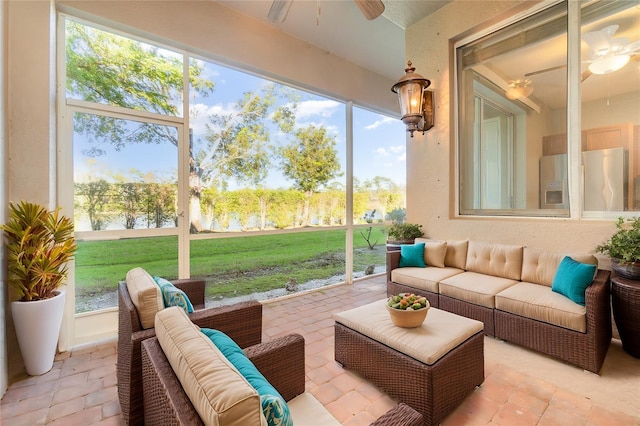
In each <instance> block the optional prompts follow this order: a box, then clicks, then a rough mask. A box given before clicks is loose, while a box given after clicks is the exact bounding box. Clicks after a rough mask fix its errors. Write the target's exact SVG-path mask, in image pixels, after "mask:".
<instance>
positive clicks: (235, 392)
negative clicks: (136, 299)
mask: <svg viewBox="0 0 640 426" xmlns="http://www.w3.org/2000/svg"><path fill="white" fill-rule="evenodd" d="M155 329H156V336H157V337H158V342H159V343H160V346H161V347H162V350H163V352H164V353H165V355H166V357H167V360H168V361H169V364H171V368H172V369H173V371H174V372H175V374H176V376H177V377H178V380H179V381H180V383H181V385H182V387H183V388H184V391H185V393H186V394H187V396H188V397H189V399H190V400H191V402H192V404H193V406H194V407H195V409H196V411H197V412H198V414H199V415H200V417H201V418H203V419H207V420H208V421H212V422H214V423H216V422H217V423H219V424H226V425H238V426H240V425H266V422H265V418H264V416H263V415H262V409H261V404H260V397H259V395H258V392H257V391H256V390H255V389H254V388H253V387H251V385H250V384H249V382H248V381H247V380H246V379H245V378H244V377H243V376H242V375H241V374H240V373H239V372H238V370H236V369H235V368H234V367H233V365H232V364H231V362H229V361H228V360H227V358H226V357H225V356H224V354H222V352H221V351H220V350H219V349H218V348H217V347H216V346H215V345H214V344H213V343H212V342H211V340H209V339H208V338H207V337H206V336H205V335H204V334H203V333H201V332H200V328H199V327H198V326H197V325H195V324H193V323H192V322H191V321H190V320H189V317H187V314H186V313H185V312H184V311H183V310H182V309H180V308H178V307H176V306H174V307H170V308H166V309H163V310H161V311H159V312H158V313H157V315H156V320H155ZM221 383H224V386H220V384H221Z"/></svg>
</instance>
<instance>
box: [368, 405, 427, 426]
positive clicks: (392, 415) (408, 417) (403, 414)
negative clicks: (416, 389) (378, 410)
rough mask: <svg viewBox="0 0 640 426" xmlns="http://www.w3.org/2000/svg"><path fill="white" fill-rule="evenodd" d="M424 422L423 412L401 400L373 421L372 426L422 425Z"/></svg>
mask: <svg viewBox="0 0 640 426" xmlns="http://www.w3.org/2000/svg"><path fill="white" fill-rule="evenodd" d="M423 424H424V418H423V417H422V414H420V413H418V412H417V411H416V410H414V409H413V408H411V407H409V406H408V405H407V404H405V403H402V402H401V403H400V404H398V405H396V406H395V407H393V408H392V409H391V410H389V411H387V412H386V413H385V414H383V415H382V417H380V418H379V419H378V420H376V421H375V422H373V423H371V426H422V425H423Z"/></svg>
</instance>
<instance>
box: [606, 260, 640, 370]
mask: <svg viewBox="0 0 640 426" xmlns="http://www.w3.org/2000/svg"><path fill="white" fill-rule="evenodd" d="M611 304H612V307H613V318H614V319H615V321H616V326H617V327H618V332H619V333H620V340H621V341H622V348H623V349H624V350H625V352H627V353H628V354H629V355H631V356H633V357H635V358H640V281H636V280H630V279H627V278H622V277H620V276H617V275H615V273H614V274H612V275H611Z"/></svg>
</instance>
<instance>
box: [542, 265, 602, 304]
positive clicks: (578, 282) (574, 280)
mask: <svg viewBox="0 0 640 426" xmlns="http://www.w3.org/2000/svg"><path fill="white" fill-rule="evenodd" d="M596 272H597V266H596V265H588V264H586V263H580V262H576V261H575V260H573V259H572V258H571V257H569V256H565V258H564V259H562V261H561V262H560V265H559V266H558V269H557V270H556V275H555V277H554V278H553V284H552V285H551V290H553V291H555V292H556V293H560V294H562V295H564V296H566V297H568V298H569V299H571V300H573V301H574V302H575V303H577V304H579V305H582V306H584V304H585V299H584V292H585V291H586V289H587V287H589V285H590V284H591V283H592V282H593V278H594V277H595V275H596Z"/></svg>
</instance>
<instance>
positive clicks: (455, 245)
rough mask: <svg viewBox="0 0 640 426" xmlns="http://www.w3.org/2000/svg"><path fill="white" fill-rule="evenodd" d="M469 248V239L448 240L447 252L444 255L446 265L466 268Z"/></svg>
mask: <svg viewBox="0 0 640 426" xmlns="http://www.w3.org/2000/svg"><path fill="white" fill-rule="evenodd" d="M468 248H469V241H468V240H463V241H447V254H446V255H445V257H444V265H445V266H450V267H452V268H457V269H464V268H465V267H466V266H467V251H468Z"/></svg>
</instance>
